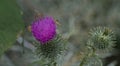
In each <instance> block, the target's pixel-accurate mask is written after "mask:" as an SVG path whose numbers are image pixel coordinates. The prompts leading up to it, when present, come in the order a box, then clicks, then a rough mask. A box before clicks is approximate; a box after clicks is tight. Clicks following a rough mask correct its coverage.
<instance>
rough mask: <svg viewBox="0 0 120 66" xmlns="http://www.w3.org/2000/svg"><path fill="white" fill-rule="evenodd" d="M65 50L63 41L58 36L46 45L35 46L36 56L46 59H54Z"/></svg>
mask: <svg viewBox="0 0 120 66" xmlns="http://www.w3.org/2000/svg"><path fill="white" fill-rule="evenodd" d="M64 50H65V44H64V40H63V39H62V37H61V36H60V35H56V37H55V38H54V39H53V40H51V41H49V42H48V43H46V44H37V45H36V54H37V55H38V56H39V57H42V58H46V59H50V60H53V59H56V58H57V57H58V56H59V55H61V54H62V52H63V51H64Z"/></svg>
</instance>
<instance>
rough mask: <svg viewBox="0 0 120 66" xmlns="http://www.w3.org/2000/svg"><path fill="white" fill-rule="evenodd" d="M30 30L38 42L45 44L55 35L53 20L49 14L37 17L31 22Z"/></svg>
mask: <svg viewBox="0 0 120 66" xmlns="http://www.w3.org/2000/svg"><path fill="white" fill-rule="evenodd" d="M31 31H32V34H33V36H34V37H35V38H36V39H37V40H38V41H40V43H42V44H45V43H47V42H48V41H50V40H52V39H53V38H54V37H55V35H56V24H55V21H54V19H53V18H52V17H50V16H45V17H42V18H38V19H37V20H35V21H34V22H33V23H32V25H31Z"/></svg>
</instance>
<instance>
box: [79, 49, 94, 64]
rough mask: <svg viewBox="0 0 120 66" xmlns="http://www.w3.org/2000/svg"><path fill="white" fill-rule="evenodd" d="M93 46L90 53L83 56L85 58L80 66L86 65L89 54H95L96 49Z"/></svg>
mask: <svg viewBox="0 0 120 66" xmlns="http://www.w3.org/2000/svg"><path fill="white" fill-rule="evenodd" d="M91 48H92V52H90V53H88V54H87V55H86V56H85V57H84V58H83V60H82V62H81V63H80V65H79V66H83V65H84V63H85V62H86V59H87V57H88V56H89V55H90V56H92V55H95V49H94V48H93V47H91Z"/></svg>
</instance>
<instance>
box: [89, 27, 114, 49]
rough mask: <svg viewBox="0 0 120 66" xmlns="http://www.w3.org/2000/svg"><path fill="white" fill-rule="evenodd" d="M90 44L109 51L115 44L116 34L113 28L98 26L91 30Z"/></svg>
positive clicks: (95, 47)
mask: <svg viewBox="0 0 120 66" xmlns="http://www.w3.org/2000/svg"><path fill="white" fill-rule="evenodd" d="M87 44H88V45H90V46H91V47H93V48H94V49H95V50H103V51H109V50H112V49H113V47H114V46H115V45H114V44H115V36H114V33H113V32H112V30H111V29H109V28H106V27H96V28H94V29H92V30H91V31H90V37H89V40H88V43H87Z"/></svg>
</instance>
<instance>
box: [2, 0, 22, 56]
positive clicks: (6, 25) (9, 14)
mask: <svg viewBox="0 0 120 66" xmlns="http://www.w3.org/2000/svg"><path fill="white" fill-rule="evenodd" d="M22 22H23V21H22V18H21V14H20V9H19V8H18V6H17V3H16V0H0V55H2V54H3V53H4V51H6V50H7V49H9V48H10V47H11V46H12V45H13V44H14V42H15V40H16V38H17V34H18V33H19V32H20V31H21V30H22V29H23V27H24V25H23V23H22Z"/></svg>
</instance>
